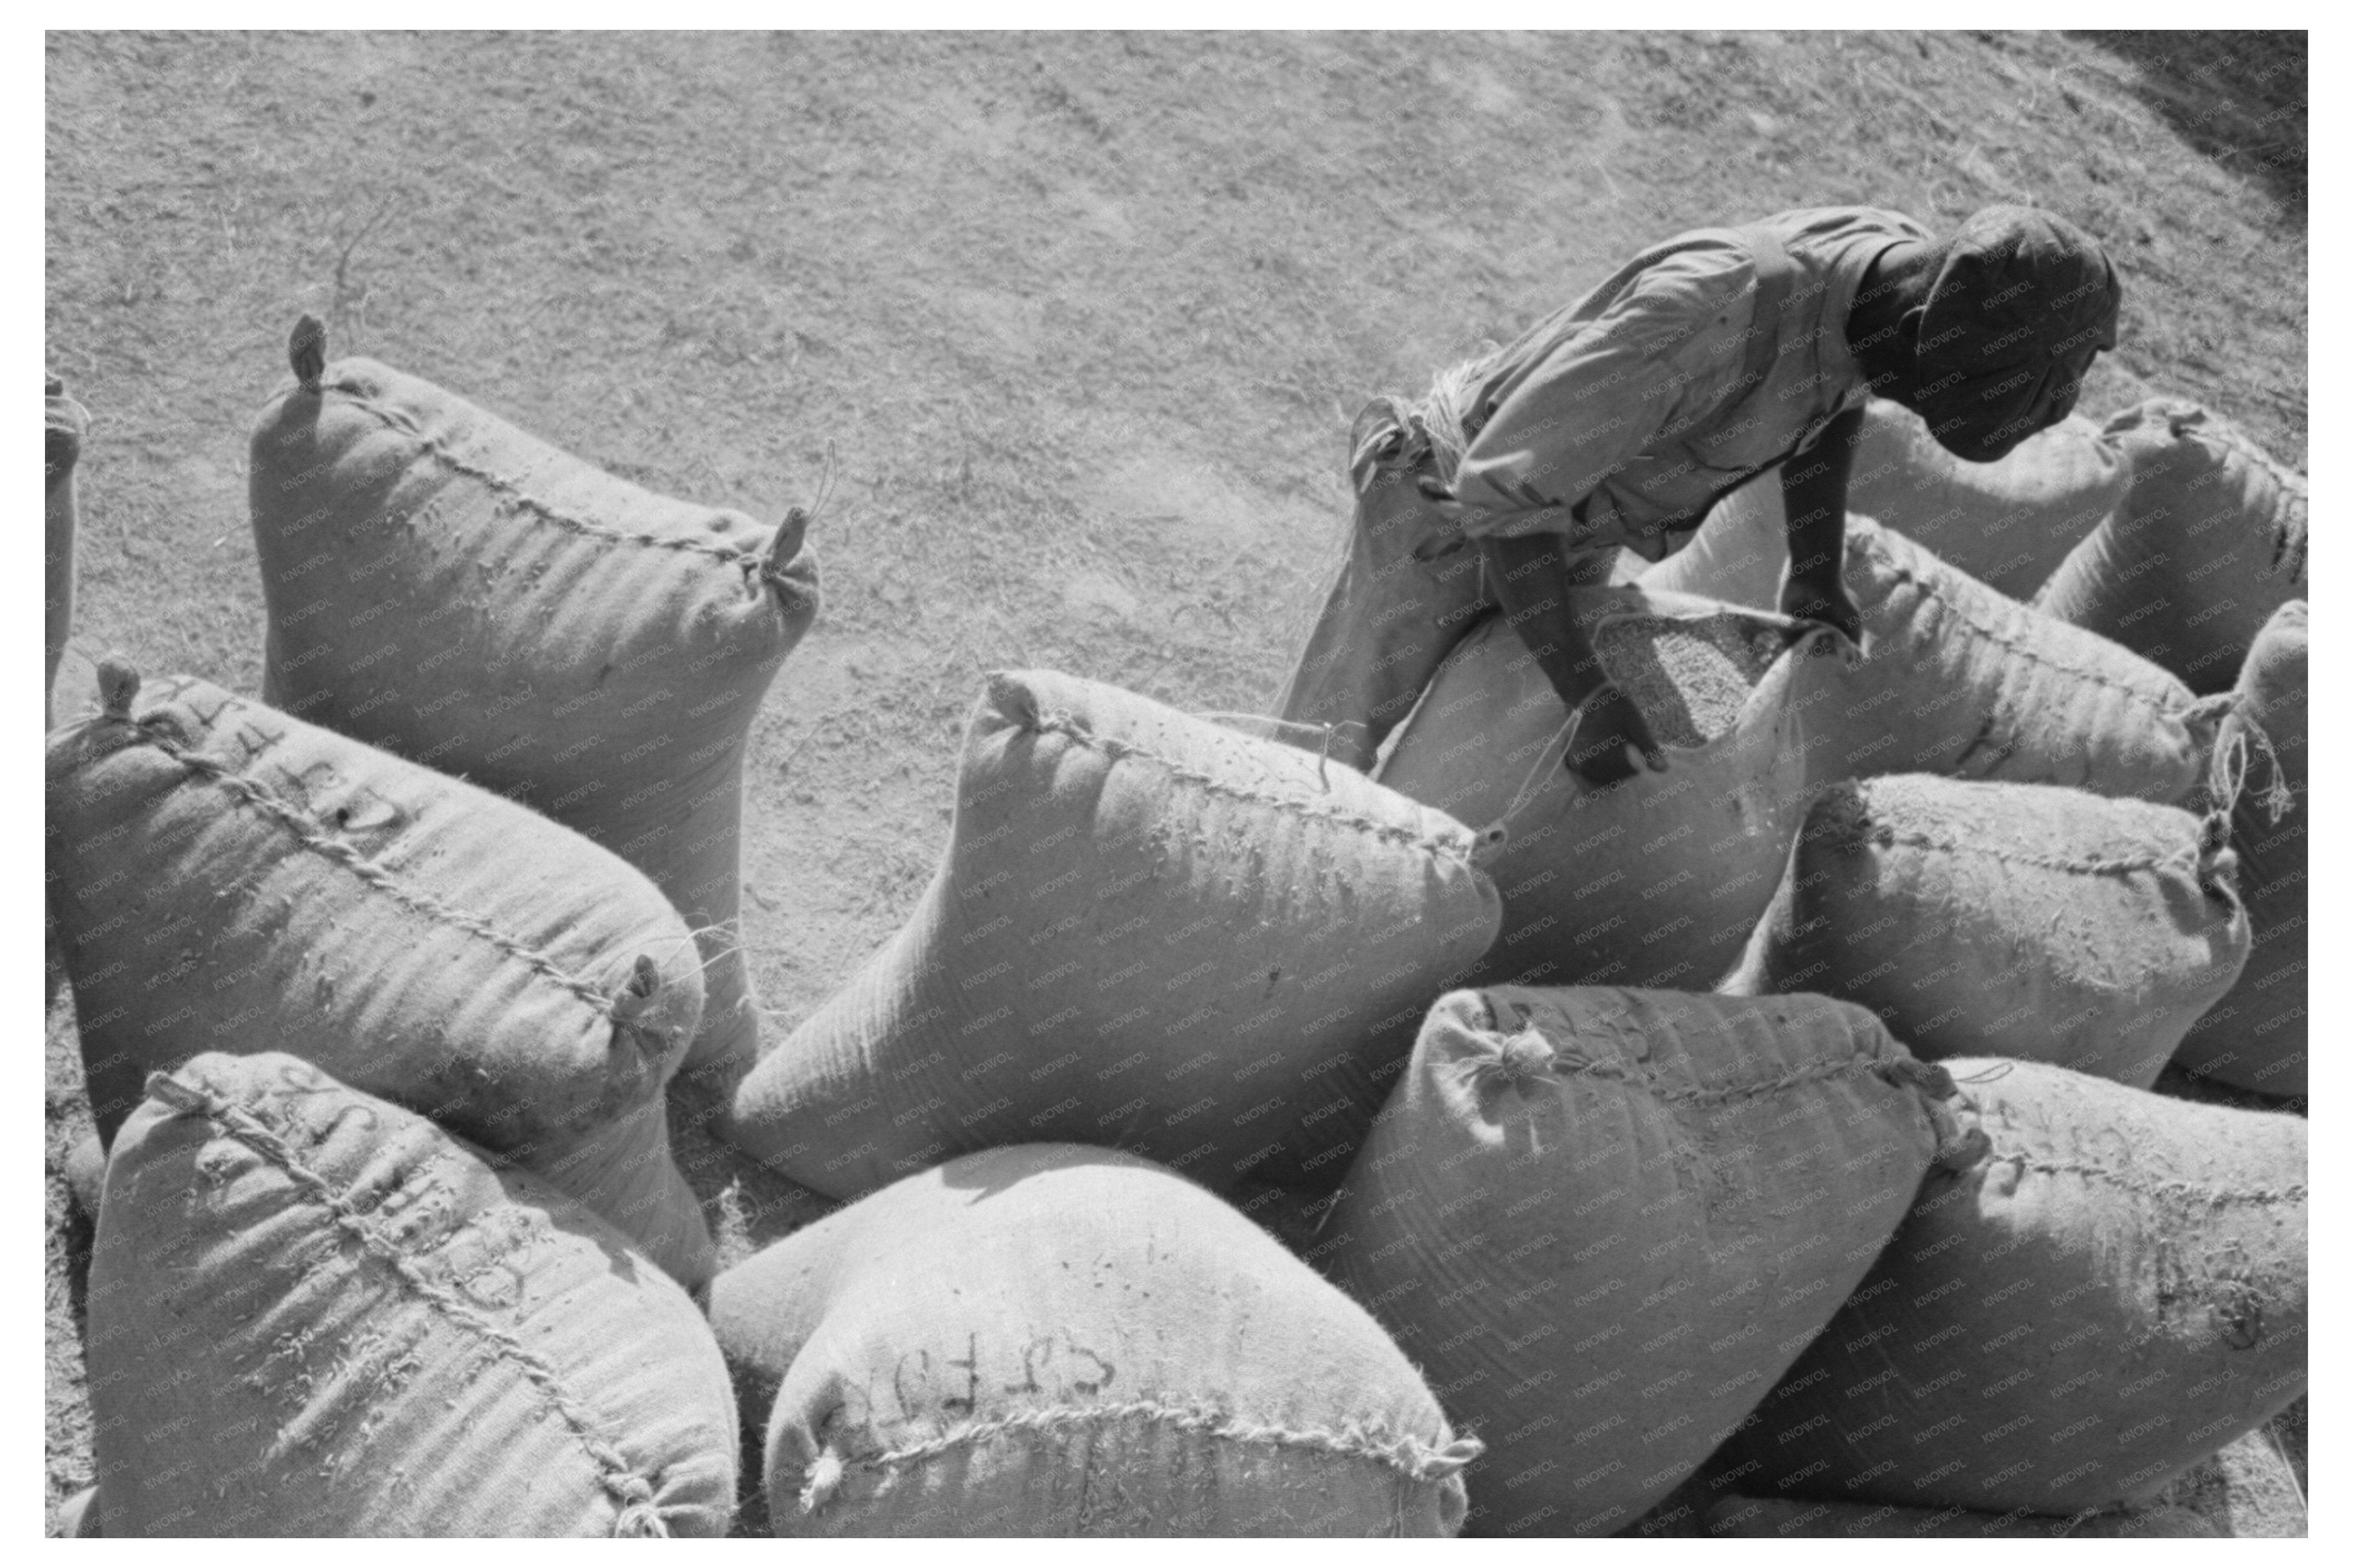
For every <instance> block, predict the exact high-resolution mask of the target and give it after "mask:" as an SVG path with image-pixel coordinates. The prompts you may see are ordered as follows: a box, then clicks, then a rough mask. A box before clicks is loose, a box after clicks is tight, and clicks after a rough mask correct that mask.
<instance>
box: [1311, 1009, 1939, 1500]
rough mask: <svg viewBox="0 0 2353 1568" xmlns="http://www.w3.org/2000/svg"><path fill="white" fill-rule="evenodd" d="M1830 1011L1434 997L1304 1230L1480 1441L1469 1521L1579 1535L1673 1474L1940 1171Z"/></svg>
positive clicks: (1871, 1053) (1920, 1080)
mask: <svg viewBox="0 0 2353 1568" xmlns="http://www.w3.org/2000/svg"><path fill="white" fill-rule="evenodd" d="M1950 1093H1951V1085H1950V1083H1949V1082H1947V1080H1946V1079H1945V1075H1944V1073H1943V1071H1942V1069H1940V1068H1931V1067H1928V1066H1926V1065H1925V1064H1923V1063H1920V1062H1917V1061H1915V1060H1914V1059H1913V1058H1911V1057H1910V1056H1909V1055H1908V1054H1907V1053H1906V1052H1905V1050H1904V1048H1903V1047H1901V1046H1899V1045H1897V1044H1896V1043H1895V1042H1894V1040H1893V1039H1891V1038H1890V1037H1888V1034H1887V1032H1886V1031H1885V1030H1884V1029H1883V1028H1881V1027H1880V1026H1879V1023H1878V1021H1877V1020H1876V1019H1874V1018H1873V1017H1872V1016H1871V1015H1870V1014H1868V1013H1865V1012H1863V1011H1862V1009H1861V1008H1859V1007H1852V1006H1849V1005H1846V1004H1844V1003H1841V1002H1832V1001H1830V1000H1828V999H1826V998H1823V997H1820V996H1777V997H1765V998H1760V999H1756V1000H1748V999H1736V998H1730V997H1721V996H1709V995H1701V994H1691V993H1686V992H1674V991H1628V990H1618V989H1602V988H1596V989H1589V990H1580V989H1550V990H1545V989H1523V988H1520V987H1515V986H1506V987H1498V988H1494V989H1491V990H1488V991H1484V992H1478V991H1458V992H1453V993H1451V994H1448V995H1446V996H1443V997H1441V998H1440V1000H1439V1002H1438V1004H1437V1005H1436V1006H1434V1007H1433V1008H1431V1010H1430V1017H1429V1021H1428V1022H1427V1024H1426V1025H1425V1026H1423V1029H1422V1032H1421V1037H1420V1040H1419V1043H1418V1044H1417V1045H1416V1046H1415V1048H1414V1055H1413V1061H1412V1063H1411V1065H1410V1066H1409V1068H1408V1069H1407V1075H1406V1079H1405V1082H1404V1084H1403V1085H1402V1086H1401V1087H1400V1088H1399V1089H1398V1093H1397V1096H1396V1098H1395V1099H1394V1100H1391V1102H1390V1104H1389V1107H1388V1109H1387V1110H1384V1111H1383V1112H1382V1115H1381V1119H1380V1121H1379V1122H1378V1123H1377V1125H1376V1127H1375V1130H1374V1132H1373V1135H1372V1137H1371V1138H1370V1139H1369V1140H1368V1141H1367V1142H1366V1145H1365V1148H1364V1151H1363V1152H1362V1153H1360V1154H1359V1155H1358V1156H1357V1159H1356V1163H1355V1165H1354V1166H1353V1167H1352V1168H1351V1169H1350V1171H1349V1173H1348V1181H1347V1184H1346V1186H1345V1189H1344V1190H1343V1194H1342V1196H1341V1198H1340V1201H1339V1203H1338V1205H1336V1206H1335V1210H1334V1212H1333V1215H1332V1218H1331V1220H1330V1222H1329V1224H1328V1225H1327V1226H1325V1228H1324V1234H1323V1236H1322V1237H1319V1238H1318V1241H1317V1248H1318V1250H1319V1251H1324V1250H1327V1249H1328V1252H1329V1256H1330V1258H1331V1263H1330V1268H1331V1272H1332V1274H1333V1277H1334V1278H1335V1279H1338V1280H1339V1281H1340V1282H1341V1283H1342V1284H1343V1285H1345V1288H1346V1289H1348V1290H1349V1291H1350V1293H1351V1294H1353V1295H1354V1296H1355V1297H1356V1299H1357V1300H1360V1301H1362V1302H1364V1303H1365V1304H1366V1306H1367V1307H1368V1308H1370V1309H1371V1310H1372V1312H1373V1315H1374V1316H1375V1317H1377V1318H1378V1319H1379V1320H1380V1321H1381V1322H1382V1323H1383V1324H1384V1325H1386V1326H1387V1327H1388V1330H1389V1331H1390V1332H1391V1333H1393V1334H1395V1335H1396V1336H1397V1341H1398V1345H1399V1347H1400V1348H1401V1349H1403V1350H1404V1352H1405V1353H1406V1354H1407V1355H1409V1356H1410V1357H1412V1358H1413V1361H1414V1363H1415V1364H1416V1365H1418V1366H1419V1367H1420V1368H1421V1369H1422V1370H1423V1372H1424V1373H1426V1374H1427V1375H1428V1376H1429V1377H1430V1380H1431V1384H1432V1386H1433V1387H1434V1388H1436V1390H1437V1392H1438V1395H1439V1397H1440V1399H1441V1400H1443V1401H1444V1402H1445V1405H1446V1408H1447V1409H1448V1410H1449V1411H1450V1412H1451V1413H1452V1414H1453V1415H1454V1416H1455V1417H1456V1418H1457V1419H1458V1420H1461V1421H1462V1422H1463V1423H1465V1424H1466V1425H1467V1426H1469V1427H1470V1428H1471V1429H1472V1432H1473V1433H1474V1435H1476V1436H1478V1437H1479V1438H1480V1440H1481V1441H1482V1442H1484V1443H1485V1444H1486V1445H1487V1455H1486V1457H1485V1458H1483V1459H1482V1460H1481V1461H1480V1462H1479V1463H1478V1464H1476V1465H1474V1466H1473V1467H1472V1471H1471V1474H1470V1476H1469V1482H1470V1488H1471V1503H1472V1512H1471V1521H1470V1523H1469V1525H1468V1526H1467V1529H1466V1533H1473V1534H1481V1535H1519V1534H1542V1535H1567V1534H1577V1535H1582V1534H1596V1533H1603V1532H1607V1531H1614V1530H1617V1529H1619V1528H1620V1527H1622V1526H1625V1525H1627V1524H1630V1523H1631V1522H1632V1521H1634V1520H1635V1518H1636V1517H1637V1516H1638V1515H1640V1514H1641V1512H1642V1510H1644V1509H1647V1508H1649V1507H1650V1506H1651V1504H1652V1503H1654V1502H1656V1501H1658V1500H1660V1499H1662V1498H1663V1497H1665V1496H1666V1495H1667V1494H1668V1493H1669V1492H1670V1491H1672V1489H1674V1488H1675V1487H1676V1486H1677V1485H1679V1484H1680V1483H1681V1482H1683V1480H1684V1479H1686V1478H1687V1477H1689V1476H1690V1475H1691V1474H1692V1473H1693V1471H1694V1470H1695V1469H1696V1468H1698V1467H1699V1465H1700V1464H1701V1463H1702V1461H1704V1459H1705V1458H1707V1456H1708V1454H1709V1452H1710V1450H1712V1449H1713V1448H1714V1447H1715V1445H1716V1444H1717V1443H1718V1442H1720V1441H1721V1440H1722V1439H1723V1437H1724V1436H1725V1432H1726V1431H1727V1429H1729V1428H1730V1427H1732V1426H1735V1425H1736V1423H1738V1422H1739V1421H1740V1419H1741V1418H1742V1416H1743V1415H1746V1413H1747V1412H1748V1410H1749V1409H1750V1408H1751V1407H1752V1406H1753V1405H1755V1404H1756V1403H1757V1399H1758V1398H1759V1397H1760V1396H1761V1395H1762V1394H1763V1393H1764V1392H1765V1390H1767V1388H1769V1387H1770V1386H1771V1385H1772V1384H1773V1382H1774V1381H1775V1379H1777V1378H1778V1377H1779V1375H1780V1374H1781V1372H1782V1370H1783V1369H1784V1368H1786V1367H1787V1366H1788V1364H1789V1363H1790V1361H1791V1360H1792V1359H1793V1358H1795V1357H1796V1356H1797V1355H1798V1353H1799V1352H1800V1351H1802V1350H1804V1348H1805V1347H1806V1344H1807V1342H1809V1341H1810V1340H1811V1339H1812V1338H1813V1336H1814V1335H1815V1333H1816V1332H1817V1331H1819V1330H1820V1327H1821V1325H1822V1324H1823V1323H1825V1322H1827V1321H1829V1320H1830V1318H1831V1314H1832V1313H1833V1312H1835V1311H1836V1310H1838V1308H1839V1303H1840V1302H1841V1301H1842V1300H1845V1299H1846V1296H1847V1293H1848V1292H1849V1291H1850V1290H1851V1289H1853V1287H1854V1284H1855V1282H1856V1281H1857V1280H1859V1279H1862V1275H1863V1272H1864V1271H1865V1270H1866V1269H1868V1268H1870V1267H1871V1265H1872V1260H1873V1258H1876V1257H1877V1256H1878V1254H1879V1250H1880V1248H1881V1247H1883V1246H1884V1245H1885V1243H1886V1240H1887V1237H1889V1236H1890V1235H1891V1234H1892V1233H1893V1232H1894V1228H1895V1226H1896V1223H1897V1222H1898V1220H1900V1219H1901V1218H1902V1216H1903V1215H1904V1212H1905V1209H1906V1208H1907V1207H1908V1206H1909V1205H1910V1204H1911V1202H1912V1198H1913V1194H1915V1191H1916V1190H1917V1188H1918V1186H1919V1184H1920V1178H1921V1175H1922V1173H1924V1172H1926V1170H1927V1169H1928V1167H1929V1164H1930V1163H1931V1162H1932V1160H1935V1159H1937V1158H1940V1157H1941V1158H1945V1159H1948V1160H1958V1159H1963V1158H1966V1157H1968V1155H1969V1154H1970V1153H1971V1152H1972V1151H1971V1149H1970V1148H1969V1147H1968V1145H1965V1144H1963V1143H1961V1142H1957V1138H1958V1128H1957V1124H1956V1123H1955V1122H1954V1121H1953V1119H1952V1117H1951V1115H1950V1114H1949V1112H1947V1111H1946V1110H1944V1109H1943V1106H1942V1101H1941V1099H1940V1097H1941V1096H1944V1095H1948V1094H1950Z"/></svg>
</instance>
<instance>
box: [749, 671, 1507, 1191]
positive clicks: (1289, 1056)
mask: <svg viewBox="0 0 2353 1568" xmlns="http://www.w3.org/2000/svg"><path fill="white" fill-rule="evenodd" d="M1477 847H1478V846H1477V843H1476V840H1475V839H1474V837H1473V836H1472V834H1471V833H1470V832H1469V831H1468V830H1467V829H1465V828H1464V827H1462V826H1461V825H1460V824H1459V823H1457V822H1455V821H1454V820H1452V819H1451V818H1450V817H1448V816H1443V815H1442V814H1440V813H1439V812H1435V811H1431V810H1429V809H1427V808H1425V807H1423V806H1420V805H1415V804H1414V803H1413V802H1412V801H1410V800H1408V799H1406V798H1404V797H1403V796H1401V795H1396V794H1394V793H1392V792H1391V791H1389V790H1387V789H1384V788H1382V787H1381V786H1380V785H1378V784H1374V783H1372V782H1371V781H1369V780H1367V779H1366V778H1365V777H1364V775H1363V774H1361V773H1356V771H1355V770H1354V769H1351V768H1345V767H1335V766H1333V765H1331V764H1329V763H1326V762H1324V760H1322V759H1320V758H1318V757H1316V756H1314V755H1312V754H1310V753H1308V752H1303V751H1299V750H1296V749H1294V748H1293V747H1290V746H1285V745H1282V744H1279V743H1277V742H1271V741H1266V740H1261V739H1259V738H1257V737H1255V736H1251V735H1245V734H1240V733H1238V732H1237V731H1232V730H1229V729H1225V728H1222V727H1220V726H1219V725H1216V724H1213V723H1209V722H1208V721H1203V720H1200V719H1196V718H1192V717H1190V716H1188V715H1186V714H1183V713H1180V712H1178V711H1176V710H1175V709H1172V708H1166V707H1163V706H1162V705H1161V704H1159V703H1157V702H1154V701H1152V700H1149V699H1146V698H1143V697H1138V696H1136V695H1134V693H1132V692H1126V691H1122V690H1120V689H1117V688H1114V687H1109V686H1102V685H1098V684H1096V683H1095V682H1093V681H1088V680H1081V679H1076V678H1074V677H1071V676H1067V675H1056V674H1051V673H1047V672H1040V671H1023V672H1012V673H1007V672H999V673H997V674H993V675H991V676H990V677H989V678H988V682H987V689H986V690H985V692H984V693H983V695H982V697H981V700H980V701H979V703H978V705H977V706H976V709H975V710H974V713H973V717H972V721H971V724H970V726H969V728H968V729H967V731H966V733H965V748H964V757H963V762H962V765H961V767H960V769H959V772H958V775H957V780H956V807H955V823H954V826H952V827H951V828H950V830H949V837H948V847H947V851H946V853H945V855H944V857H943V858H942V860H941V863H940V867H939V869H938V872H937V874H936V875H935V876H934V878H933V879H932V883H931V886H930V887H929V888H928V889H925V891H924V893H923V899H922V901H921V902H920V903H919V904H918V905H917V906H916V909H915V911H914V913H913V915H912V916H911V917H910V918H909V919H908V921H907V923H906V924H905V925H904V926H903V927H902V928H901V930H900V931H899V932H898V934H897V935H896V936H894V937H893V938H892V940H891V941H890V942H888V943H887V944H886V945H884V946H883V947H882V948H881V950H880V951H879V952H876V953H875V954H874V955H873V956H872V957H871V959H869V960H868V961H867V963H866V964H865V965H864V966H863V967H862V968H860V970H859V972H858V973H856V974H854V975H853V976H852V977H851V978H850V980H849V983H848V984H846V985H845V986H844V987H843V988H842V989H841V990H840V991H839V993H837V994H835V995H834V996H833V997H832V998H831V999H830V1000H828V1002H827V1003H826V1004H825V1005H823V1006H822V1007H820V1008H819V1009H818V1012H817V1014H816V1015H815V1016H812V1017H811V1018H810V1019H809V1020H808V1021H807V1023H805V1024H803V1025H802V1026H800V1027H799V1028H798V1029H797V1030H795V1031H794V1033H793V1034H792V1036H791V1037H789V1038H787V1039H786V1040H784V1041H783V1042H782V1043H780V1044H779V1045H777V1046H776V1047H775V1048H774V1049H773V1050H771V1051H770V1052H769V1054H768V1055H767V1056H766V1057H765V1058H764V1059H763V1060H762V1061H761V1063H760V1065H759V1067H758V1068H756V1069H755V1070H754V1072H753V1074H752V1076H751V1077H750V1078H748V1079H745V1080H744V1086H743V1088H742V1089H741V1090H740V1091H739V1092H738V1094H737V1096H736V1100H735V1106H734V1110H735V1115H734V1121H733V1136H734V1138H735V1140H736V1142H738V1143H739V1144H740V1145H741V1146H742V1147H743V1148H744V1149H745V1150H747V1151H748V1152H751V1153H752V1154H754V1155H755V1156H756V1157H758V1158H759V1159H761V1160H763V1161H765V1162H766V1163H768V1164H770V1165H772V1166H774V1167H775V1168H776V1169H778V1170H780V1171H782V1172H783V1173H785V1174H786V1175H788V1176H790V1177H792V1178H793V1179H794V1180H795V1181H797V1182H799V1183H801V1184H803V1185H805V1186H808V1187H813V1188H815V1189H816V1190H818V1192H821V1193H826V1194H831V1195H834V1196H838V1197H855V1196H858V1195H860V1194H864V1193H869V1192H871V1191H873V1190H874V1189H875V1188H877V1187H881V1186H884V1185H887V1184H889V1183H891V1182H893V1181H896V1180H898V1179H899V1178H900V1177H902V1176H904V1175H909V1174H912V1173H914V1172H916V1171H920V1170H922V1169H923V1168H924V1167H925V1166H927V1165H931V1164H934V1163H938V1162H939V1161H940V1160H942V1159H944V1158H947V1157H948V1156H950V1155H954V1154H960V1153H965V1152H969V1151H972V1150H975V1149H984V1148H989V1147H992V1146H994V1145H997V1144H1002V1143H1019V1142H1038V1141H1040V1140H1056V1141H1069V1142H1088V1143H1099V1144H1103V1145H1105V1146H1110V1147H1117V1148H1123V1149H1131V1150H1134V1151H1135V1152H1139V1153H1143V1154H1146V1155H1149V1156H1151V1157H1152V1158H1154V1159H1155V1160H1159V1161H1161V1162H1162V1163H1166V1164H1171V1165H1174V1166H1176V1168H1177V1169H1179V1170H1182V1171H1184V1172H1185V1173H1187V1174H1188V1175H1191V1176H1193V1177H1194V1178H1195V1179H1197V1180H1198V1181H1200V1182H1202V1183H1203V1184H1206V1185H1208V1186H1209V1187H1211V1188H1212V1189H1214V1190H1220V1191H1223V1190H1229V1189H1230V1188H1232V1187H1233V1186H1234V1184H1236V1183H1237V1182H1239V1181H1240V1180H1242V1179H1243V1178H1245V1177H1254V1178H1258V1179H1261V1180H1274V1181H1293V1180H1296V1181H1299V1182H1302V1183H1305V1184H1313V1183H1316V1182H1320V1183H1321V1184H1323V1185H1324V1187H1326V1188H1328V1187H1330V1186H1332V1185H1333V1184H1336V1183H1337V1182H1338V1180H1339V1178H1340V1175H1341V1173H1342V1172H1343V1171H1344V1170H1345V1168H1346V1166H1345V1158H1346V1155H1347V1152H1349V1151H1350V1150H1352V1149H1353V1148H1354V1146H1355V1143H1356V1140H1357V1139H1359V1138H1361V1137H1362V1136H1363V1133H1364V1130H1365V1128H1366V1125H1368V1124H1369V1122H1370V1121H1371V1119H1372V1115H1373V1112H1374V1111H1375V1110H1377V1109H1379V1106H1380V1102H1381V1099H1382V1097H1383V1096H1384V1095H1385V1094H1386V1093H1387V1092H1388V1084H1389V1082H1390V1081H1391V1080H1392V1079H1393V1078H1394V1076H1395V1072H1396V1070H1397V1068H1398V1067H1399V1066H1400V1065H1401V1064H1402V1063H1403V1061H1404V1059H1405V1057H1406V1055H1407V1054H1408V1053H1409V1051H1410V1050H1411V1049H1412V1043H1413V1030H1414V1026H1415V1025H1416V1023H1417V1022H1418V1021H1419V1016H1420V1014H1421V1010H1422V1008H1423V1007H1424V1006H1426V1005H1427V1004H1428V999H1429V998H1430V996H1431V995H1433V994H1436V993H1437V992H1438V991H1439V990H1440V988H1441V986H1442V984H1443V983H1444V981H1445V978H1446V976H1448V975H1450V974H1452V973H1456V972H1457V971H1459V970H1461V969H1462V968H1463V967H1464V966H1466V965H1468V964H1469V963H1472V961H1473V960H1475V959H1476V958H1477V957H1478V956H1479V955H1480V954H1481V953H1482V952H1484V951H1485V950H1486V947H1487V944H1488V943H1489V942H1491V941H1492V940H1493V937H1494V933H1495V921H1496V918H1497V913H1498V907H1497V902H1496V898H1495V889H1494V886H1493V883H1491V882H1490V881H1489V880H1488V879H1487V877H1486V875H1485V873H1483V872H1482V871H1481V870H1480V869H1478V868H1477V867H1476V866H1475V865H1474V864H1473V856H1474V851H1475V850H1476V849H1477Z"/></svg>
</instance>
